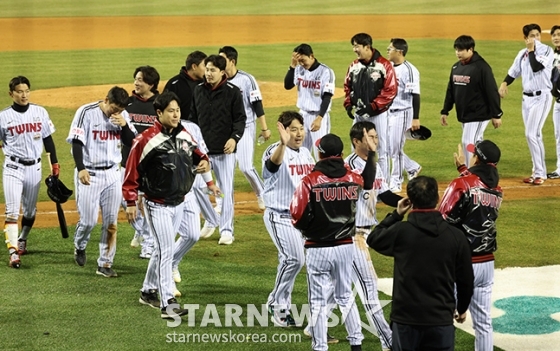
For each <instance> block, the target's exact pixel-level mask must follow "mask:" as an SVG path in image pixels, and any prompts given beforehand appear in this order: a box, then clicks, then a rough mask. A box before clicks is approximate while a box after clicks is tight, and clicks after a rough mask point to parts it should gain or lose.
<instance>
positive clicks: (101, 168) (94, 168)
mask: <svg viewBox="0 0 560 351" xmlns="http://www.w3.org/2000/svg"><path fill="white" fill-rule="evenodd" d="M113 167H115V165H112V166H105V167H86V168H87V169H93V170H95V171H106V170H108V169H111V168H113Z"/></svg>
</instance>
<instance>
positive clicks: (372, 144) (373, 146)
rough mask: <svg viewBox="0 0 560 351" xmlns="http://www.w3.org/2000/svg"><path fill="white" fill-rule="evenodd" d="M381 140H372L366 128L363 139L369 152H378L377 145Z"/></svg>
mask: <svg viewBox="0 0 560 351" xmlns="http://www.w3.org/2000/svg"><path fill="white" fill-rule="evenodd" d="M378 141H379V139H377V138H371V137H370V136H369V135H368V133H367V130H366V129H365V128H364V136H363V137H362V143H364V144H366V145H367V147H368V151H377V143H378Z"/></svg>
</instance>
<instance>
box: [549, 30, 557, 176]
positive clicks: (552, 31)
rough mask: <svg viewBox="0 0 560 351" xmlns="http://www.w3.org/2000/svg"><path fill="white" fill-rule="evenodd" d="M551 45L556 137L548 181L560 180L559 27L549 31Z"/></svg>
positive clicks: (553, 117) (553, 115)
mask: <svg viewBox="0 0 560 351" xmlns="http://www.w3.org/2000/svg"><path fill="white" fill-rule="evenodd" d="M550 35H551V36H552V45H554V48H555V50H554V64H553V68H552V76H551V77H552V78H551V81H552V90H551V92H552V96H553V98H554V99H555V100H556V102H554V109H553V112H552V121H553V122H554V136H555V137H556V170H555V171H554V172H551V173H548V174H547V175H546V177H547V178H548V179H559V178H560V25H554V26H552V29H551V30H550Z"/></svg>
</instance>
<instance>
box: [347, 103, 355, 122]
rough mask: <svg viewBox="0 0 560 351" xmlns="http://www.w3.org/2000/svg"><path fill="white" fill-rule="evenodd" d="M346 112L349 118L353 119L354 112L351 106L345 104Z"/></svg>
mask: <svg viewBox="0 0 560 351" xmlns="http://www.w3.org/2000/svg"><path fill="white" fill-rule="evenodd" d="M346 114H347V115H348V117H350V118H351V119H354V113H352V106H346Z"/></svg>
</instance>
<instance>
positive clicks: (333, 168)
mask: <svg viewBox="0 0 560 351" xmlns="http://www.w3.org/2000/svg"><path fill="white" fill-rule="evenodd" d="M313 170H314V171H319V172H321V173H323V174H324V175H326V176H327V177H329V178H340V177H342V176H344V175H345V174H346V171H347V170H346V166H345V165H344V160H343V159H342V157H338V156H336V157H329V158H325V159H322V160H320V161H319V162H317V164H316V165H315V168H313Z"/></svg>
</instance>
